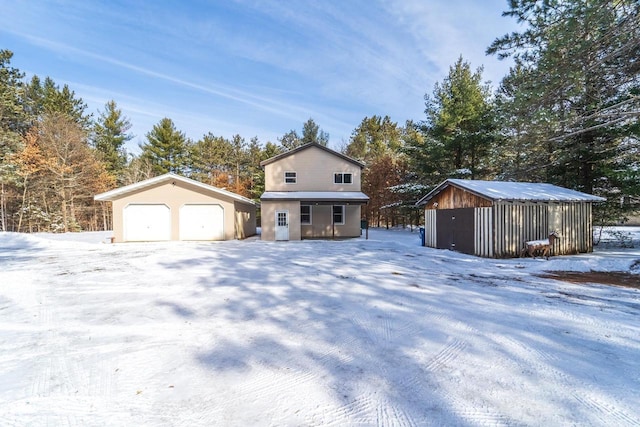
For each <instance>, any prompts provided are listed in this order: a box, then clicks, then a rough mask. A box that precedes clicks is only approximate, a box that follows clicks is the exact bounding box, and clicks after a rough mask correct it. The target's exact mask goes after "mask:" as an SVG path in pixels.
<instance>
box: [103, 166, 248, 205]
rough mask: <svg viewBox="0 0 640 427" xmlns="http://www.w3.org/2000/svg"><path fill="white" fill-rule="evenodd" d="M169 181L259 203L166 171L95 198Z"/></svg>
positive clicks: (109, 197)
mask: <svg viewBox="0 0 640 427" xmlns="http://www.w3.org/2000/svg"><path fill="white" fill-rule="evenodd" d="M168 181H180V182H183V183H185V184H189V185H193V186H194V187H197V188H200V189H202V190H204V191H207V192H209V193H213V194H215V195H219V196H226V197H229V198H231V199H233V200H236V201H238V202H242V203H247V204H252V205H257V203H256V202H254V201H253V200H251V199H247V198H246V197H243V196H241V195H239V194H236V193H232V192H231V191H227V190H223V189H222V188H218V187H214V186H212V185H207V184H203V183H202V182H199V181H195V180H193V179H190V178H185V177H184V176H180V175H176V174H174V173H166V174H164V175H160V176H156V177H154V178H150V179H146V180H144V181H140V182H136V183H135V184H131V185H126V186H124V187H120V188H116V189H114V190H111V191H107V192H105V193H100V194H96V195H95V196H94V197H93V198H94V199H95V200H99V201H113V200H116V199H119V198H120V197H123V196H126V195H127V194H130V193H133V192H135V191H140V190H143V189H145V188H148V187H152V186H154V185H157V184H161V183H164V182H168Z"/></svg>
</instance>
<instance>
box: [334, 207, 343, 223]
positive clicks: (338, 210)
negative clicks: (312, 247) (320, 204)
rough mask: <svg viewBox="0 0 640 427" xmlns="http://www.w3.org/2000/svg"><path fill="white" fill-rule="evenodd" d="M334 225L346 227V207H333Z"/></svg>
mask: <svg viewBox="0 0 640 427" xmlns="http://www.w3.org/2000/svg"><path fill="white" fill-rule="evenodd" d="M333 223H334V224H336V225H344V206H342V205H338V206H333Z"/></svg>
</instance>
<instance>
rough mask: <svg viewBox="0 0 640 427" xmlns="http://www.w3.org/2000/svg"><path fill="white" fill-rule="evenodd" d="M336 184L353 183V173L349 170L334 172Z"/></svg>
mask: <svg viewBox="0 0 640 427" xmlns="http://www.w3.org/2000/svg"><path fill="white" fill-rule="evenodd" d="M333 183H334V184H351V183H353V174H351V173H347V172H338V173H334V174H333Z"/></svg>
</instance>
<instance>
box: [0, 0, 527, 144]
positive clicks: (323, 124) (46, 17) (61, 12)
mask: <svg viewBox="0 0 640 427" xmlns="http://www.w3.org/2000/svg"><path fill="white" fill-rule="evenodd" d="M2 3H3V4H2V13H0V48H3V49H9V50H11V51H13V52H14V57H13V59H12V65H13V66H14V67H17V68H19V69H20V70H22V71H24V72H26V73H27V76H31V75H33V74H37V75H38V76H40V77H41V78H44V77H46V76H49V77H51V78H53V79H54V80H55V81H56V83H58V84H59V85H63V84H68V85H69V87H70V88H71V89H72V90H74V91H75V93H76V95H77V96H79V97H81V98H82V99H83V100H84V101H85V102H86V103H87V104H88V106H89V111H90V112H93V113H94V114H95V113H96V112H97V110H98V109H100V110H102V109H103V108H104V104H105V103H106V102H107V101H109V100H110V99H114V100H115V101H116V103H117V104H118V106H119V107H120V108H121V109H122V110H123V112H124V114H125V115H126V116H127V117H128V118H129V119H130V121H131V122H132V124H133V128H132V130H131V132H132V133H133V134H134V135H135V137H134V139H133V140H132V141H131V142H130V143H129V149H130V150H132V151H134V152H135V151H136V150H137V148H136V147H137V145H138V144H139V143H141V142H144V141H145V134H146V133H147V132H148V131H149V130H151V128H152V127H153V125H154V124H156V123H158V122H159V121H160V119H162V118H163V117H169V118H171V119H172V120H173V121H174V123H175V124H176V127H177V128H178V129H179V130H181V131H183V132H184V133H185V134H186V135H187V136H188V137H189V138H191V139H193V140H197V139H199V138H201V137H202V135H204V134H205V133H207V132H212V133H213V134H214V135H221V136H225V137H231V136H232V135H234V134H240V135H241V136H243V137H245V138H246V139H247V140H248V139H250V138H251V137H254V136H257V137H258V138H259V140H260V141H261V142H262V143H265V142H266V141H272V142H277V138H278V137H280V136H282V135H283V134H284V133H286V132H288V131H289V130H291V129H295V130H297V131H298V132H300V130H301V128H302V124H303V123H304V122H305V121H306V120H307V119H309V118H310V117H311V118H313V119H314V120H315V122H316V123H317V124H318V125H319V126H320V128H322V129H323V130H324V131H326V132H328V133H329V135H330V146H332V147H334V148H338V147H340V146H341V145H343V144H344V143H346V142H348V140H349V136H350V135H351V132H352V131H353V130H354V129H355V127H356V126H358V124H359V123H360V122H361V121H362V119H363V118H365V117H370V116H372V115H381V116H384V115H389V116H390V117H391V119H392V120H394V121H396V122H398V123H399V124H401V125H402V124H404V122H405V120H407V119H412V120H422V119H423V118H424V112H423V110H424V100H423V96H424V94H425V93H432V91H433V85H434V83H436V82H440V81H442V79H443V78H444V77H446V75H447V74H448V71H449V67H450V66H451V65H452V64H453V63H454V62H455V61H456V59H457V58H458V57H459V56H460V55H462V56H463V58H464V59H465V60H467V61H469V62H470V63H471V65H472V67H473V68H474V69H475V68H476V67H478V66H481V65H484V73H483V76H484V78H485V80H491V81H492V82H493V84H494V85H497V84H498V83H499V81H500V79H501V78H502V77H503V76H504V75H505V74H506V72H507V71H508V67H509V65H511V64H510V62H508V61H498V60H497V58H495V57H493V56H491V57H488V56H485V54H484V52H485V49H486V47H487V46H488V45H489V44H490V43H491V42H492V41H493V40H494V39H495V38H497V37H499V36H501V35H503V34H505V33H507V32H510V31H513V30H514V29H516V23H515V22H514V20H513V19H510V18H503V17H502V16H501V13H502V11H504V10H506V8H507V2H506V0H483V1H477V0H446V1H445V0H431V1H428V0H388V1H377V0H326V1H297V0H287V1H284V0H283V1H277V0H237V1H231V0H229V1H222V0H220V1H214V0H209V1H207V0H190V1H175V2H172V1H165V0H157V1H134V2H130V1H124V0H122V1H121V0H113V1H91V0H85V1H76V0H49V1H45V0H13V1H8V0H5V1H3V2H2Z"/></svg>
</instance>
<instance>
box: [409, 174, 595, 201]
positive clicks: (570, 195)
mask: <svg viewBox="0 0 640 427" xmlns="http://www.w3.org/2000/svg"><path fill="white" fill-rule="evenodd" d="M449 185H453V186H454V187H458V188H460V189H463V190H466V191H469V192H470V193H473V194H475V195H477V196H480V197H484V198H486V199H489V200H492V201H498V200H504V201H510V200H520V201H524V200H526V201H537V202H550V201H554V202H604V201H605V200H606V199H604V198H602V197H598V196H593V195H591V194H587V193H581V192H580V191H575V190H569V189H568V188H564V187H558V186H557V185H553V184H545V183H535V182H505V181H482V180H474V179H447V180H446V181H444V182H443V183H442V184H440V185H438V186H437V187H436V188H434V189H433V190H432V191H431V192H430V193H429V194H427V195H426V196H424V197H423V198H422V199H420V200H418V202H417V203H416V205H418V206H420V205H424V204H426V203H427V202H428V201H429V200H430V199H432V198H433V197H434V196H436V195H437V194H438V193H440V192H441V191H442V190H443V189H445V188H446V187H448V186H449Z"/></svg>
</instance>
